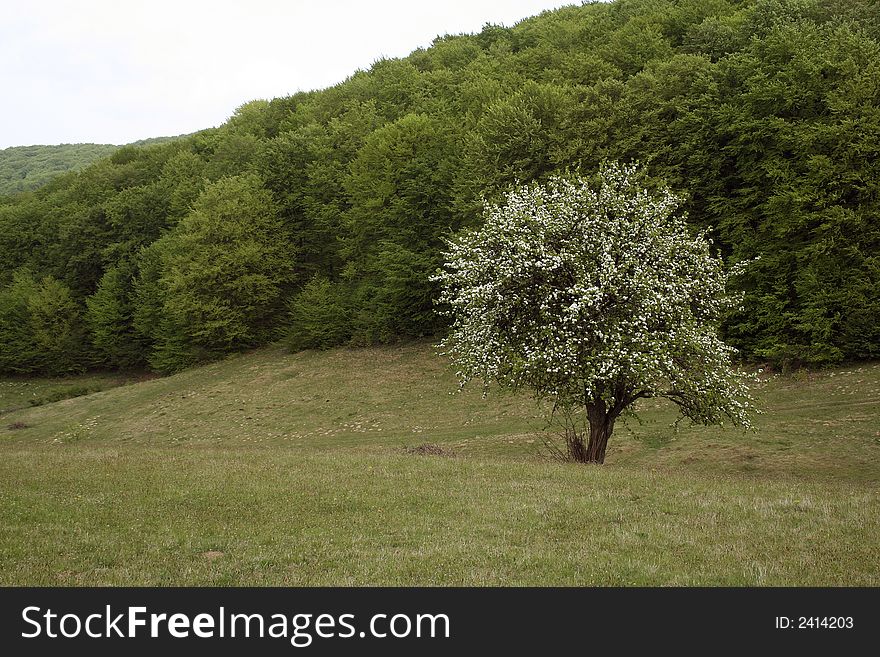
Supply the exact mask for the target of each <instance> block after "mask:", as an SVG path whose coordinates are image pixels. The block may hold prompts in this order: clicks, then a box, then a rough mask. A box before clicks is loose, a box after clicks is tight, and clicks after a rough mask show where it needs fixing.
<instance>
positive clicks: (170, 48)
mask: <svg viewBox="0 0 880 657" xmlns="http://www.w3.org/2000/svg"><path fill="white" fill-rule="evenodd" d="M566 4H579V2H577V1H576V0H361V1H356V0H323V1H320V0H319V1H308V0H288V1H287V2H284V1H282V0H173V1H169V0H148V1H141V0H67V1H65V0H0V90H2V97H0V148H6V147H8V146H22V145H31V144H59V143H76V142H96V143H112V144H124V143H129V142H132V141H135V140H138V139H144V138H146V137H159V136H165V135H177V134H183V133H188V132H194V131H196V130H201V129H203V128H209V127H212V126H216V125H219V124H220V123H223V122H224V121H225V120H226V119H227V118H228V117H229V116H230V115H231V114H232V112H233V111H235V108H236V107H238V106H239V105H241V104H242V103H245V102H247V101H250V100H255V99H257V98H274V97H278V96H286V95H289V94H291V93H294V92H296V91H298V90H308V89H320V88H324V87H327V86H330V85H333V84H336V83H337V82H341V81H342V80H344V79H345V78H346V77H348V76H349V75H351V74H352V73H354V72H355V71H356V70H357V69H366V68H369V66H370V65H371V64H372V63H373V62H374V61H376V60H377V59H379V58H380V57H383V56H385V57H401V56H404V55H407V54H409V53H410V52H411V51H412V50H415V49H416V48H418V47H427V46H429V45H430V43H431V41H432V39H433V38H434V37H435V36H437V35H441V34H458V33H461V32H478V31H480V29H482V26H483V25H484V24H485V23H487V22H490V23H500V24H503V25H508V26H509V25H513V24H514V23H516V22H517V21H519V20H521V19H523V18H526V17H527V16H532V15H535V14H538V13H540V12H541V11H543V10H545V9H552V8H556V7H561V6H563V5H566Z"/></svg>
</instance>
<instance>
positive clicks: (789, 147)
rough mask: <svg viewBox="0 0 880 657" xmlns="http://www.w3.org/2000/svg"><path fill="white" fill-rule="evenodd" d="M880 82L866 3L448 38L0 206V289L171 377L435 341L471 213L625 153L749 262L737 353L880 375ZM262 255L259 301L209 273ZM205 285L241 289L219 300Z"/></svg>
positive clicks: (800, 3) (718, 8)
mask: <svg viewBox="0 0 880 657" xmlns="http://www.w3.org/2000/svg"><path fill="white" fill-rule="evenodd" d="M878 77H880V18H878V12H877V11H876V7H875V3H874V2H873V1H872V0H711V1H706V0H614V1H613V2H608V3H587V4H584V5H581V6H568V7H562V8H560V9H558V10H554V11H549V12H544V13H543V14H541V15H539V16H535V17H532V18H528V19H525V20H523V21H521V22H520V23H518V24H516V25H513V26H511V27H503V26H498V25H486V26H485V27H484V28H483V30H482V31H481V32H479V33H477V34H464V35H444V36H440V37H438V38H437V39H436V40H435V41H434V43H433V44H432V45H431V47H429V48H426V49H419V50H416V51H414V52H413V53H411V54H410V55H409V56H407V57H405V58H402V59H383V60H381V61H377V62H376V63H375V64H374V65H373V66H372V67H370V69H369V70H365V71H357V72H355V73H354V74H353V75H352V76H351V77H350V78H348V79H347V80H346V81H344V82H342V83H340V84H338V85H336V86H334V87H331V88H328V89H324V90H320V91H312V92H303V93H297V94H294V95H292V96H289V97H286V98H276V99H273V100H269V101H265V100H263V101H254V102H250V103H246V104H245V105H243V106H242V107H240V108H239V109H238V110H237V111H236V112H235V113H234V114H233V116H231V117H230V119H229V120H228V121H227V122H226V123H225V124H223V125H222V126H220V127H218V128H213V129H209V130H204V131H201V132H199V133H196V134H193V135H189V136H185V137H181V138H178V139H175V140H172V141H167V142H162V143H157V144H148V145H142V146H125V147H122V148H118V149H117V150H115V151H114V152H113V153H112V154H111V155H109V156H108V157H103V158H100V159H98V160H96V161H94V162H93V163H92V164H90V165H88V166H86V167H85V168H83V169H81V170H78V171H74V172H68V173H64V174H61V175H59V176H57V177H54V178H52V179H51V180H49V181H48V182H46V183H45V184H43V185H42V186H41V187H40V188H39V189H36V190H32V191H23V192H21V193H16V194H11V195H6V196H0V288H2V289H6V290H7V292H9V293H10V294H12V296H13V297H15V296H16V295H19V294H24V293H25V291H26V290H30V291H31V292H27V293H28V294H30V293H34V294H36V292H35V290H36V289H37V287H34V286H24V285H23V284H22V283H21V280H20V276H21V275H25V276H29V277H30V278H31V279H32V280H33V281H35V282H39V281H43V280H45V279H47V277H48V278H50V279H51V280H54V281H57V282H58V283H59V284H61V285H63V286H64V288H65V289H66V290H68V293H69V298H70V302H71V303H72V304H74V305H75V306H76V308H77V313H78V316H79V317H85V318H86V320H87V321H86V322H85V324H84V326H85V329H84V330H85V331H86V332H87V334H88V339H87V340H86V341H85V344H86V346H87V350H88V351H89V353H87V354H85V356H84V357H85V361H88V362H101V363H103V364H105V365H113V366H122V364H123V363H133V362H149V363H153V364H154V366H160V365H159V364H160V363H164V364H163V365H161V367H162V368H163V369H173V368H176V367H180V366H183V364H184V363H189V362H195V361H196V360H200V359H202V358H213V357H217V356H219V355H221V354H223V353H226V352H228V351H234V350H237V349H242V348H246V347H249V346H253V345H256V344H262V343H264V342H265V341H267V340H273V339H275V338H276V337H277V336H280V335H286V336H288V343H289V344H290V345H294V346H295V345H309V344H313V343H315V341H316V340H317V343H318V344H320V345H322V346H327V345H328V344H329V343H330V342H338V343H351V344H366V343H371V342H387V341H394V340H399V339H405V338H412V337H418V336H422V335H431V334H435V333H438V332H439V333H442V332H443V331H444V330H446V326H445V324H444V323H443V321H442V318H438V316H437V315H436V314H435V313H434V312H433V305H432V300H433V299H434V298H435V297H436V296H437V294H438V292H439V288H438V287H437V283H436V282H434V283H432V282H430V281H428V279H427V276H428V274H429V273H430V272H432V271H433V270H434V269H435V268H436V267H437V266H438V265H439V264H440V263H441V251H442V249H443V238H444V236H447V235H449V234H451V233H452V232H454V231H457V230H460V229H462V228H468V227H471V228H473V227H477V226H479V225H480V223H481V222H482V221H483V217H482V207H483V201H484V200H488V201H489V202H495V203H497V202H499V201H500V200H501V199H503V198H505V196H506V194H507V193H508V192H509V191H510V190H511V189H512V188H514V187H516V186H518V185H521V184H527V183H532V182H535V183H546V182H548V181H549V180H550V179H551V178H553V177H554V176H558V175H564V174H566V173H571V174H577V173H579V172H580V173H584V172H592V171H596V170H597V169H598V168H599V166H600V165H601V163H602V162H604V161H620V162H633V161H639V162H641V163H642V165H643V167H644V169H645V171H646V173H647V174H648V175H649V176H650V178H651V179H652V180H656V181H663V182H664V183H665V184H666V185H668V187H669V188H670V189H672V190H673V191H674V192H675V193H676V194H677V195H678V196H680V197H681V209H682V210H683V211H684V212H686V214H687V217H688V220H687V221H688V223H689V225H691V226H692V227H694V228H696V229H709V230H710V233H709V236H710V237H711V238H712V239H713V240H714V243H715V245H716V246H717V247H718V248H719V249H720V251H721V254H722V257H723V259H724V260H725V263H728V264H729V263H735V262H739V261H744V260H752V259H754V258H756V257H760V258H759V260H758V261H757V262H756V263H755V265H754V266H753V267H751V268H749V270H748V271H746V272H744V274H743V276H742V277H740V278H738V279H737V280H736V281H735V283H734V284H735V286H736V288H737V290H738V291H740V292H742V293H743V295H744V297H743V304H742V306H741V307H739V308H738V309H731V310H730V311H729V312H728V313H727V314H726V315H725V316H724V317H723V318H722V335H723V337H724V339H725V340H726V341H727V342H728V343H730V344H731V345H733V346H735V347H736V348H737V349H739V350H740V353H741V354H742V356H743V357H745V358H751V359H756V360H761V361H766V362H770V363H773V364H775V365H779V366H782V367H791V366H798V365H826V364H831V363H837V362H840V361H843V360H853V359H868V358H877V357H878V356H880V322H878V321H877V317H880V264H878V259H877V255H876V254H877V253H878V249H880V224H878V222H877V221H876V217H877V215H878V214H880V157H878V155H880V153H878V146H877V144H878V143H880V111H878V107H880V95H878V94H880V91H878V87H877V84H876V82H875V80H876V79H877V78H878ZM236 185H238V186H244V187H246V188H247V191H246V192H244V191H243V193H244V197H246V199H247V204H248V206H249V207H248V209H247V211H245V212H243V213H242V214H240V215H236V216H238V217H239V218H238V219H236V220H227V219H226V218H225V217H227V214H226V211H225V210H223V209H222V207H221V206H222V205H223V204H222V203H220V201H219V199H215V200H216V202H214V201H210V199H211V198H213V197H214V196H217V195H218V194H219V193H220V191H219V190H220V189H226V190H229V189H231V188H232V187H234V186H236ZM205 194H207V195H208V196H204V195H205ZM227 200H228V199H227ZM209 201H210V203H209ZM229 202H230V203H231V201H229ZM211 203H213V205H211V207H210V208H209V207H208V205H210V204H211ZM224 203H225V201H224ZM246 217H249V218H250V219H249V220H252V221H255V222H256V224H257V225H258V226H259V228H255V229H254V232H253V234H252V235H251V234H250V228H247V227H245V225H244V224H241V223H239V221H244V220H245V218H246ZM227 221H230V225H229V226H227V225H226V224H227ZM212 222H213V225H214V227H215V228H216V229H217V230H218V231H220V232H225V234H226V235H227V237H228V238H229V240H230V241H229V242H228V244H229V245H230V246H229V249H228V254H227V253H225V252H224V247H218V246H217V245H215V244H212V243H211V238H210V234H211V233H212V232H213V230H214V228H210V227H209V226H211V225H212ZM235 226H238V228H235ZM235 235H237V236H238V237H235ZM239 239H241V240H243V242H242V244H238V243H237V242H238V240H239ZM245 242H247V243H248V244H249V246H247V245H246V244H245ZM270 247H271V248H270ZM187 249H190V250H192V252H190V253H186V252H185V251H186V250H187ZM249 249H250V251H249ZM257 253H263V254H264V255H265V256H266V257H265V259H264V262H265V264H266V267H256V270H258V271H259V272H260V273H259V275H260V276H263V277H265V280H263V283H265V285H263V283H261V284H260V285H259V286H257V287H259V294H258V295H257V296H258V297H259V300H253V302H252V301H251V300H250V299H249V298H248V294H244V293H239V292H242V291H243V290H246V289H251V288H250V287H249V286H250V285H251V283H255V281H256V278H254V276H255V275H256V274H255V269H254V267H255V265H254V267H252V266H251V265H248V266H240V267H236V266H232V263H227V264H228V265H229V267H228V268H226V267H225V268H224V271H225V272H226V273H224V274H223V276H221V277H220V278H217V279H216V280H215V279H214V278H212V277H211V275H210V271H212V268H214V269H216V265H217V263H218V262H220V261H221V260H222V258H221V256H223V257H227V256H228V258H229V259H235V260H236V261H238V260H239V259H241V262H250V263H255V262H256V260H258V259H260V258H261V257H262V256H256V255H255V254H257ZM270 267H271V268H273V271H269V268H270ZM276 270H277V271H276ZM114 272H115V273H114ZM239 277H241V280H238V278H239ZM261 280H262V279H261ZM16 281H19V282H18V283H16ZM312 281H314V284H313V285H312V287H311V288H308V289H307V287H308V286H309V285H310V282H312ZM191 284H192V287H191V288H189V287H187V286H190V285H191ZM16 285H18V287H16ZM13 288H14V290H13ZM208 288H213V289H214V292H213V293H211V294H214V295H226V294H227V293H228V292H230V291H237V292H236V293H235V294H232V295H231V296H230V297H229V299H231V301H229V302H222V303H221V302H220V301H218V299H219V296H213V297H212V296H211V294H208ZM197 289H198V290H200V291H201V292H199V293H197V292H196V290H197ZM4 294H5V293H4ZM197 294H200V295H201V296H198V300H196V295H197ZM95 295H97V298H95V299H92V300H91V301H89V299H90V298H91V297H93V296H95ZM187 298H188V299H189V301H186V302H184V300H185V299H187ZM113 299H115V300H116V301H113ZM210 299H214V301H210ZM309 299H311V300H313V301H314V303H316V304H319V307H316V308H315V309H314V311H315V312H311V311H309V310H308V309H307V308H306V307H305V306H304V304H307V303H309V301H308V300H309ZM214 302H217V303H218V304H220V305H218V306H216V308H215V309H214V311H210V312H209V310H208V309H209V306H210V305H211V304H212V303H214ZM239 303H241V304H242V307H241V308H239V307H238V304H239ZM328 304H329V305H328ZM221 306H222V311H221ZM14 308H19V306H17V305H15V304H11V305H10V304H7V305H4V306H3V309H0V313H7V312H8V313H10V314H9V315H8V316H7V317H6V318H5V319H4V318H0V323H3V324H4V325H13V324H14V323H15V321H16V320H15V319H14V316H16V315H15V313H17V312H18V311H17V310H14ZM285 308H289V309H290V310H291V312H286V311H285ZM331 309H332V312H331ZM219 314H225V316H226V315H228V317H227V320H223V321H220V320H218V317H219ZM318 316H321V317H327V318H328V321H332V322H333V326H330V327H327V330H326V331H325V330H321V331H320V337H316V336H317V334H315V333H314V327H313V321H312V320H308V321H305V320H306V318H309V317H312V318H314V317H318ZM114 318H115V319H114ZM148 318H149V319H148ZM297 318H298V319H297ZM108 322H110V323H109V324H108ZM113 322H115V323H116V324H113ZM119 322H122V325H119ZM218 322H219V323H218ZM220 324H224V325H225V326H226V329H228V330H229V333H228V334H224V335H223V336H221V335H220V333H218V332H217V331H218V330H219V325H220ZM139 326H140V327H141V328H140V329H138V328H137V327H139ZM233 326H235V328H234V329H233ZM296 326H300V327H302V330H303V331H306V332H307V333H308V332H309V331H312V335H311V337H310V336H309V335H308V334H304V335H303V336H302V339H297V338H296V337H295V336H293V332H295V331H296V330H297V328H296ZM114 327H115V328H114ZM159 327H162V328H161V330H160V328H159ZM184 327H186V328H184ZM309 327H312V328H309ZM157 332H163V336H164V337H163V336H159V335H158V333H157ZM208 336H213V337H210V338H209V337H208ZM114 343H116V344H114ZM172 345H176V346H174V347H173V348H172ZM169 350H170V351H169ZM172 352H173V353H177V354H178V355H177V356H174V357H173V358H171V360H170V361H169V360H168V359H167V358H166V357H165V356H162V355H161V354H162V353H164V354H166V356H167V355H168V354H170V353H172ZM53 353H56V352H53ZM51 360H52V359H51V358H50V359H49V361H45V360H43V361H42V364H40V365H39V367H40V368H42V369H45V368H47V367H48V368H49V369H50V370H51V369H52V363H51ZM62 361H64V359H62ZM62 361H59V363H58V368H57V369H58V371H62V370H65V369H68V368H69V367H70V364H69V363H67V362H62ZM3 362H5V361H3ZM28 362H33V363H34V367H37V365H36V363H37V361H28ZM171 363H176V365H172V364H171ZM0 367H2V368H5V367H6V366H5V365H3V364H2V362H0ZM22 367H25V366H24V365H22V364H21V363H19V364H17V365H15V368H16V370H15V371H21V368H22ZM25 369H26V368H25Z"/></svg>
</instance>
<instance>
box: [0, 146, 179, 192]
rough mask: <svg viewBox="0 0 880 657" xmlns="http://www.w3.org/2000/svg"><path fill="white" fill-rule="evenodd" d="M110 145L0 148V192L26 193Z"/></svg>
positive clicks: (109, 150) (102, 152) (98, 155)
mask: <svg viewBox="0 0 880 657" xmlns="http://www.w3.org/2000/svg"><path fill="white" fill-rule="evenodd" d="M172 139H176V137H153V138H150V139H142V140H140V141H136V142H134V143H133V144H131V145H132V146H147V145H150V144H157V143H162V142H166V141H170V140H172ZM118 148H119V146H114V145H113V144H60V145H58V146H11V147H9V148H4V149H2V150H0V194H14V193H16V192H26V191H30V190H33V189H37V188H39V187H42V186H43V185H45V184H46V183H48V182H49V181H50V180H52V178H55V177H56V176H58V175H59V174H61V173H67V172H68V171H77V170H79V169H83V168H85V167H87V166H88V165H90V164H91V163H92V162H94V161H95V160H99V159H101V158H102V157H107V156H109V155H111V154H112V153H113V152H114V151H115V150H117V149H118Z"/></svg>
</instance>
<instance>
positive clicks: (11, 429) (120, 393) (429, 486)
mask: <svg viewBox="0 0 880 657" xmlns="http://www.w3.org/2000/svg"><path fill="white" fill-rule="evenodd" d="M134 381H135V379H134V378H128V379H126V378H120V377H113V376H110V375H102V376H99V375H90V376H89V377H83V378H72V379H55V380H51V381H49V380H27V379H12V380H3V381H0V450H2V451H0V454H2V458H0V585H872V586H877V585H880V495H878V485H880V364H864V365H861V366H857V367H853V368H848V369H841V370H834V371H827V372H821V373H815V372H814V373H810V374H795V375H792V376H785V377H781V376H780V377H767V378H765V380H763V381H762V383H761V384H760V385H759V386H758V387H757V388H756V390H755V393H756V396H757V398H758V400H759V402H760V405H761V406H762V407H763V409H764V411H765V412H764V414H763V415H761V416H760V417H759V419H758V427H759V428H758V431H757V432H755V433H743V432H742V431H739V430H735V429H731V428H717V427H716V428H705V427H687V426H684V425H683V426H682V427H681V428H680V429H679V430H678V431H677V432H676V431H674V430H673V429H672V428H671V426H670V425H671V422H672V421H673V419H674V417H675V414H674V413H673V411H672V409H671V408H670V407H668V406H666V405H664V404H661V403H658V402H654V401H651V402H650V403H648V404H645V405H644V406H643V407H642V409H641V416H642V423H641V424H639V423H631V425H630V426H629V428H624V427H619V428H618V429H617V430H616V432H615V434H614V436H612V440H611V443H610V444H609V451H608V456H607V461H606V465H605V466H601V467H597V466H583V465H576V464H560V463H556V462H553V461H552V460H550V459H549V458H548V457H547V455H546V451H545V448H544V447H543V444H542V441H543V438H542V434H541V429H542V428H543V421H542V419H541V412H540V409H539V408H538V407H537V406H536V405H535V404H534V402H532V401H531V400H530V399H529V398H528V397H527V396H514V395H510V394H497V393H491V394H490V395H489V396H488V397H487V398H485V399H484V398H483V397H482V394H481V392H482V391H481V390H480V389H479V388H478V387H474V388H473V389H466V390H465V391H464V392H462V393H456V392H455V391H456V383H455V380H454V377H453V376H452V374H451V372H450V371H449V369H448V368H447V367H446V365H445V363H444V362H443V360H442V359H440V358H439V357H437V356H435V355H433V353H432V349H431V347H430V345H427V344H417V345H410V346H406V347H396V348H377V349H363V350H335V351H330V352H326V353H315V352H304V353H300V354H294V355H290V354H286V353H284V352H282V351H281V350H279V349H265V350H261V351H257V352H254V353H251V354H246V355H242V356H236V357H232V358H229V359H227V360H225V361H223V362H220V363H216V364H213V365H209V366H206V367H202V368H198V369H194V370H191V371H187V372H184V373H182V374H179V375H176V376H172V377H167V378H154V379H149V380H140V381H137V382H134ZM121 384H126V385H121ZM90 389H96V390H100V391H98V392H92V393H91V394H83V393H84V392H88V391H89V390H90ZM71 394H75V395H78V396H72V397H71V398H68V399H63V398H62V397H65V396H70V395H71ZM54 398H58V399H59V401H52V399H54ZM31 399H37V400H40V401H39V402H38V405H34V403H33V402H31V401H30V400H31ZM423 445H435V446H438V447H439V448H440V449H436V448H435V449H423V450H419V449H413V448H418V447H419V446H423ZM422 452H428V453H427V454H425V453H422ZM436 452H440V453H439V454H437V453H436Z"/></svg>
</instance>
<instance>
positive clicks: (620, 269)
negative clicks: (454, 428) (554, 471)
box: [435, 164, 751, 427]
mask: <svg viewBox="0 0 880 657" xmlns="http://www.w3.org/2000/svg"><path fill="white" fill-rule="evenodd" d="M637 176H638V172H637V170H636V169H635V167H632V166H625V165H619V164H609V165H606V166H605V167H603V168H602V170H601V171H600V176H599V180H600V182H599V184H598V185H592V186H591V185H590V184H589V183H588V182H587V181H586V180H585V179H580V178H576V179H568V178H554V179H552V180H551V181H550V183H549V184H547V185H545V186H541V185H530V186H525V187H520V188H518V189H516V190H514V191H512V192H510V193H509V194H508V195H507V197H506V200H505V202H504V203H503V204H501V205H487V206H486V208H485V222H484V224H483V226H482V227H480V228H478V229H475V230H469V231H465V232H462V233H460V234H459V235H457V236H456V237H454V238H453V239H451V240H450V241H449V243H448V251H447V252H446V254H445V260H446V263H445V268H444V269H443V270H442V271H440V272H438V274H437V275H436V277H435V280H438V281H439V282H440V283H441V285H442V289H443V292H442V295H441V298H440V300H439V301H440V302H441V304H443V305H444V306H445V308H446V311H445V312H447V313H448V314H449V315H451V317H452V318H453V324H452V328H451V332H450V334H449V336H448V337H447V338H446V339H445V340H444V341H443V342H442V343H441V348H442V349H443V350H444V353H446V354H448V355H449V356H451V357H452V358H453V359H454V361H455V362H456V364H457V366H458V369H459V378H460V381H461V383H462V385H464V383H466V382H467V381H469V380H471V379H474V378H480V379H482V380H483V381H484V382H487V383H490V382H495V383H498V384H500V385H502V386H505V387H512V388H519V387H523V386H525V387H529V388H532V389H533V390H534V391H536V392H537V393H538V394H539V395H543V396H551V397H552V398H553V401H554V402H555V403H556V404H557V405H562V406H564V407H569V408H571V407H576V406H581V407H589V406H590V405H591V404H597V403H600V402H601V403H602V404H603V405H604V408H607V409H609V412H611V410H613V409H617V410H618V414H619V413H620V412H622V411H623V410H625V409H626V408H627V407H628V406H629V405H630V404H631V403H632V401H634V400H635V399H637V398H639V397H650V396H666V397H668V398H670V399H671V400H672V401H674V402H675V403H676V404H678V406H679V408H680V409H681V412H682V414H683V415H684V416H686V417H688V418H690V419H691V420H693V421H696V422H701V423H706V424H710V423H720V422H721V421H722V419H724V418H729V419H731V420H732V421H733V422H734V423H735V424H738V425H742V426H746V427H748V426H750V420H749V415H750V408H751V405H750V403H749V402H750V397H749V395H748V389H747V387H746V383H745V381H746V377H744V376H743V375H740V374H738V373H737V372H736V371H735V370H734V369H733V368H732V366H731V357H732V355H733V349H732V348H731V347H729V346H727V345H725V344H724V343H723V342H722V340H721V339H720V338H719V336H718V324H719V320H720V317H721V315H722V313H723V312H724V311H725V310H726V309H727V308H729V307H730V306H731V305H732V304H736V303H737V301H738V300H737V299H736V298H735V297H732V296H731V295H729V294H728V293H727V292H726V285H727V281H728V278H729V277H730V276H731V275H732V274H731V272H727V271H725V268H724V266H723V263H722V260H721V258H720V256H718V255H716V254H714V253H713V252H712V248H711V242H710V240H709V239H708V238H707V237H706V232H705V231H703V232H698V233H696V234H692V232H691V230H690V228H689V227H688V225H687V223H686V222H685V217H684V216H683V214H682V213H678V212H677V208H678V206H679V199H678V198H677V197H676V196H674V195H673V194H672V193H671V192H670V191H669V190H667V189H663V190H660V191H659V192H649V191H648V190H646V189H644V188H642V187H641V186H640V185H639V184H638V182H637ZM739 269H740V267H735V268H734V271H739ZM613 419H614V418H613V417H612V422H613Z"/></svg>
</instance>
